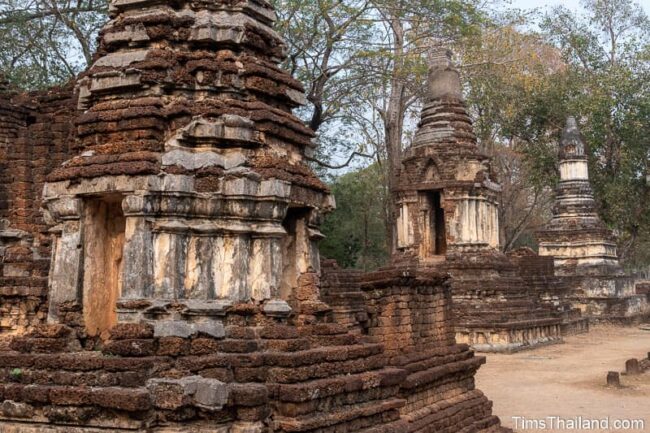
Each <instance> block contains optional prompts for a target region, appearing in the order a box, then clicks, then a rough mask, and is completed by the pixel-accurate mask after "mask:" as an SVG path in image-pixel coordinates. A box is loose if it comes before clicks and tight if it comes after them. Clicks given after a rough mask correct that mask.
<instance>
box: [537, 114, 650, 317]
mask: <svg viewBox="0 0 650 433" xmlns="http://www.w3.org/2000/svg"><path fill="white" fill-rule="evenodd" d="M559 147H560V150H559V172H560V181H559V183H558V186H557V189H556V196H555V204H554V206H553V217H552V219H551V220H550V221H549V222H548V224H547V225H546V226H545V227H544V228H543V229H542V230H540V231H539V232H538V233H537V239H538V241H539V254H540V255H542V256H549V257H552V258H553V262H554V267H555V273H556V275H558V276H560V277H562V279H563V280H564V283H565V284H566V285H568V286H569V287H570V293H569V299H570V300H571V302H572V303H573V304H574V305H575V306H577V307H578V308H580V309H581V310H582V311H583V312H584V313H585V314H586V315H587V316H589V317H591V318H592V319H594V320H606V321H618V322H634V321H638V320H642V319H643V318H644V317H648V315H650V305H649V304H648V299H647V296H646V295H645V294H637V288H636V286H635V280H634V278H632V277H631V276H629V275H626V274H625V272H624V271H623V269H622V268H621V265H620V263H619V260H618V255H617V251H616V238H615V236H614V234H613V233H612V231H611V230H610V229H608V228H607V226H606V225H605V224H604V223H603V222H602V220H601V219H600V216H599V215H598V211H597V209H596V201H595V200H594V193H593V190H592V188H591V183H590V180H589V166H588V159H587V152H586V148H585V142H584V140H583V138H582V136H581V134H580V130H579V129H578V124H577V122H576V119H575V118H573V117H569V118H568V120H567V123H566V127H565V128H564V130H563V132H562V136H561V139H560V146H559Z"/></svg>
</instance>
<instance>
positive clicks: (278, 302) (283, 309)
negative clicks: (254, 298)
mask: <svg viewBox="0 0 650 433" xmlns="http://www.w3.org/2000/svg"><path fill="white" fill-rule="evenodd" d="M262 311H264V314H266V315H267V316H271V317H287V316H289V315H290V314H291V312H292V311H293V310H292V308H291V307H290V306H289V304H287V301H285V300H283V299H271V300H270V301H266V302H265V303H264V307H262Z"/></svg>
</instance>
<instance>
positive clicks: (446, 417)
mask: <svg viewBox="0 0 650 433" xmlns="http://www.w3.org/2000/svg"><path fill="white" fill-rule="evenodd" d="M110 13H111V20H110V21H109V23H108V24H107V25H106V26H105V27H104V28H103V30H102V31H101V34H100V45H99V48H98V52H97V54H96V56H95V58H94V63H93V64H92V65H91V67H90V68H89V69H88V71H86V72H85V73H84V74H82V76H81V77H80V78H79V80H78V81H77V83H76V84H75V86H74V88H73V87H72V86H71V87H66V88H63V89H53V90H51V91H48V92H41V93H33V94H19V93H15V92H11V91H10V90H7V89H3V91H2V94H1V95H0V157H2V159H0V161H1V163H2V164H3V165H2V167H0V176H2V180H3V182H2V183H1V184H0V258H1V259H2V260H1V263H2V265H1V266H2V267H1V268H0V271H1V272H0V278H1V279H0V291H1V292H0V294H1V295H2V306H1V308H2V310H1V312H2V317H1V319H2V324H1V325H2V336H3V347H2V349H1V350H0V377H1V378H2V380H1V383H0V396H1V397H2V398H1V403H0V430H2V431H3V432H6V433H37V432H38V433H44V432H47V433H63V432H65V433H98V432H100V431H111V432H117V433H120V432H122V433H126V432H131V431H146V432H158V433H182V432H188V433H189V432H198V431H200V432H202V433H289V432H293V433H295V432H312V433H334V432H337V433H353V432H355V433H404V432H406V433H411V432H412V433H433V432H449V433H452V432H461V431H463V432H486V433H491V432H506V431H508V430H507V429H505V428H502V427H501V426H500V421H499V419H498V417H496V416H495V415H494V414H492V403H491V402H490V401H489V400H488V399H487V397H486V396H485V395H483V393H482V392H481V391H480V390H478V389H476V387H475V384H474V374H475V372H476V371H477V369H478V368H479V367H480V365H481V364H483V363H484V362H485V358H483V357H477V356H475V355H474V353H473V351H472V350H470V348H469V346H468V345H467V344H459V343H458V342H457V341H456V340H455V335H456V334H457V331H455V330H454V326H453V311H452V303H451V302H452V293H454V288H453V285H454V284H455V285H458V283H452V284H450V279H449V277H448V275H447V274H446V273H445V272H443V271H445V269H434V268H431V267H427V266H421V265H420V264H419V263H418V262H417V260H416V261H413V260H411V259H409V258H406V257H402V258H399V257H397V256H396V258H395V260H394V261H393V262H392V263H391V264H390V265H389V266H387V267H386V268H384V269H382V270H379V271H376V272H373V273H369V274H361V273H358V272H354V271H352V272H345V271H341V270H337V269H336V268H335V267H334V266H333V265H332V264H330V263H328V262H325V263H324V268H323V269H322V270H321V260H320V257H319V253H318V247H317V242H318V240H319V239H320V238H321V237H322V234H321V233H320V231H319V224H320V221H321V218H322V215H323V214H324V213H325V212H327V211H330V210H332V208H333V206H334V203H333V200H332V197H331V195H330V192H329V190H328V188H327V186H326V185H325V184H323V183H322V182H321V181H320V180H319V179H318V178H317V177H316V176H315V175H314V174H313V173H312V171H311V170H310V169H309V167H308V166H307V164H306V163H305V157H306V155H309V154H310V152H312V150H313V143H312V138H313V133H312V131H311V130H310V129H308V128H307V127H305V126H304V125H303V124H302V122H300V121H299V119H298V118H297V117H295V116H294V115H293V114H292V113H291V110H292V109H293V108H296V107H298V106H299V105H300V104H302V103H303V102H304V96H303V90H302V87H301V85H300V84H299V83H298V82H297V81H296V80H294V79H293V78H291V77H290V76H289V74H287V73H286V72H285V71H283V70H282V69H280V68H279V67H278V65H279V63H280V62H281V61H282V59H283V58H284V56H285V45H284V43H283V41H282V40H281V38H280V37H279V36H278V34H277V33H276V32H275V31H274V30H273V23H274V20H275V13H274V10H273V9H272V7H271V5H270V4H269V3H268V2H267V1H266V0H235V1H194V2H186V1H178V2H173V3H172V2H162V1H155V0H112V1H111V4H110ZM440 72H441V70H440V67H439V63H435V66H434V69H433V71H432V76H433V80H432V92H433V98H432V101H434V106H428V107H429V108H428V110H433V114H434V115H435V111H436V110H438V108H437V106H436V105H435V104H437V103H439V98H438V96H440V95H438V94H436V93H435V92H436V86H437V85H438V83H439V81H438V79H437V78H436V77H438V76H439V73H440ZM442 72H443V73H442V75H443V76H450V77H452V78H453V77H457V73H455V72H454V71H453V70H451V69H450V70H446V69H444V70H442ZM457 99H458V98H455V99H454V98H447V97H446V96H445V99H444V101H446V102H445V103H444V104H443V106H444V107H443V108H444V109H448V108H451V109H453V110H456V111H458V110H461V105H459V104H458V101H457ZM436 101H438V102H436ZM447 101H448V102H447ZM456 111H454V113H455V112H456ZM426 113H429V111H427V112H426ZM460 116H461V117H462V119H461V122H460V123H461V124H462V125H463V128H465V131H464V134H465V135H464V137H469V138H471V137H472V135H471V130H467V128H468V127H469V121H468V119H467V120H464V119H465V117H466V115H465V114H464V112H461V113H460ZM451 134H452V136H453V137H456V133H455V132H453V131H452V133H451ZM434 135H435V134H434ZM472 146H474V147H475V143H471V142H469V143H466V144H465V145H463V146H460V147H459V149H460V148H462V149H464V150H463V151H462V153H461V154H459V155H456V157H454V155H453V152H452V153H451V154H450V155H441V156H440V157H439V158H443V157H444V158H447V157H449V158H450V161H449V162H444V163H442V162H441V161H440V160H438V161H439V163H440V166H439V169H443V168H444V167H449V168H444V169H445V170H450V173H451V174H450V176H451V177H448V178H445V179H446V180H445V181H446V182H449V183H448V184H444V186H445V187H448V188H450V189H449V190H448V191H447V190H445V191H444V194H445V195H444V196H442V199H443V201H441V203H442V205H443V206H444V207H445V208H446V209H449V210H448V212H449V215H448V216H445V221H449V223H448V224H449V226H450V227H451V224H452V221H454V220H453V219H451V218H452V216H453V215H452V214H453V209H452V204H453V206H455V205H456V203H458V204H459V206H464V207H463V209H466V211H467V212H471V211H472V210H474V211H476V209H482V210H481V212H483V213H481V214H480V215H481V216H488V215H490V216H493V215H494V212H495V206H496V205H495V201H494V200H495V198H494V197H495V193H496V191H497V190H496V184H494V183H493V182H492V181H491V180H490V178H489V176H488V175H487V173H488V171H487V161H486V159H485V158H484V157H483V156H480V155H479V154H478V153H477V152H475V150H474V147H472ZM422 149H423V150H426V149H427V146H426V145H425V146H423V147H422ZM454 158H456V159H457V162H454V161H455V160H454ZM456 164H464V165H462V166H463V167H464V168H463V169H465V168H467V169H468V170H470V171H471V172H472V173H473V175H472V178H471V179H470V178H468V179H465V178H463V179H458V180H456V181H454V180H453V176H455V173H456V171H457V170H458V169H459V166H457V165H456ZM432 173H433V176H434V178H435V176H437V172H436V171H435V169H433V170H432ZM404 182H406V181H404ZM476 183H478V186H476V187H475V186H474V184H476ZM403 184H404V185H406V184H405V183H403ZM454 188H455V189H454ZM409 194H410V191H406V190H405V191H404V197H405V198H404V200H406V198H407V196H408V197H412V195H410V196H409ZM446 197H454V199H455V201H453V202H448V201H447V200H446ZM415 198H416V199H418V198H419V197H418V196H417V195H416V196H415ZM429 198H430V199H431V200H432V202H431V203H433V204H435V203H436V201H435V200H436V198H435V194H433V195H431V194H429V195H425V197H424V198H423V200H424V199H427V200H428V199H429ZM400 203H402V202H400ZM427 203H428V202H427ZM40 208H42V209H43V211H44V212H41V211H40ZM409 211H410V209H409ZM406 212H408V211H406ZM412 215H418V213H417V210H416V209H413V210H412ZM470 215H471V216H472V218H476V217H477V215H478V214H470V213H467V214H456V218H459V217H460V218H469V216H470ZM405 218H406V215H403V216H402V219H401V221H406V220H405ZM447 218H450V219H448V220H447ZM409 221H412V220H409ZM474 221H475V222H476V223H478V220H476V219H475V220H474ZM490 221H492V222H491V225H490V226H488V227H483V226H482V225H481V228H480V230H479V227H478V226H476V225H475V226H473V227H474V231H472V232H468V233H464V232H461V233H458V234H456V233H455V232H454V235H453V236H451V235H450V236H449V237H448V238H447V247H448V248H449V251H450V253H451V252H456V253H457V254H458V255H459V258H458V260H459V262H458V263H459V264H458V265H456V266H457V269H471V270H472V272H475V273H474V274H470V273H469V271H468V274H467V275H471V276H469V277H468V278H470V279H473V278H477V277H476V275H477V274H476V273H482V272H487V273H489V274H490V275H492V274H495V271H493V270H490V269H489V268H486V265H485V264H481V263H477V264H476V265H475V266H474V267H472V266H470V265H469V264H467V263H468V262H467V261H466V260H465V259H464V258H463V257H464V255H465V253H468V254H469V253H471V254H472V255H471V256H468V257H487V258H490V259H492V261H488V262H487V263H490V264H489V266H492V265H493V264H494V260H502V258H503V257H504V256H503V255H499V254H498V253H497V252H496V246H497V245H496V244H495V236H496V235H495V233H496V230H497V227H496V219H491V220H490ZM404 224H406V223H404ZM410 224H411V226H412V227H415V226H414V225H413V224H414V222H411V223H410ZM418 236H419V235H418ZM454 236H457V238H455V237H454ZM402 239H403V238H402ZM403 247H404V248H411V249H413V248H415V246H414V244H409V243H408V242H407V243H404V244H403ZM431 253H432V254H433V252H431ZM461 253H462V254H461ZM50 257H51V259H50ZM450 262H452V260H450ZM454 263H455V262H454ZM450 268H451V265H450ZM325 270H327V272H325ZM463 272H464V271H463ZM321 275H322V278H321ZM495 279H496V281H499V282H498V283H495V284H496V286H495V287H499V289H498V290H501V289H502V288H503V287H505V282H506V281H508V282H510V281H516V282H517V284H519V282H520V281H521V280H520V279H518V277H517V275H516V271H515V270H514V267H510V265H507V267H506V268H504V269H503V270H501V269H499V271H498V272H496V277H495ZM321 280H322V281H321ZM452 281H453V280H452ZM469 284H470V283H468V285H469ZM458 290H459V291H458V293H457V294H456V295H455V296H456V297H460V298H462V297H463V296H467V297H472V296H474V295H473V294H472V293H473V292H472V290H473V289H467V290H465V291H462V289H458ZM495 290H497V289H496V288H495ZM503 290H504V293H506V294H507V299H506V300H505V301H503V302H501V301H500V302H501V303H496V301H495V304H494V305H492V306H491V307H490V308H493V307H498V311H499V314H502V315H504V316H506V319H505V320H503V321H501V322H500V323H504V326H505V328H506V332H507V333H511V332H515V333H517V332H518V333H519V334H517V335H523V333H524V331H525V332H527V333H529V334H530V335H531V336H530V339H532V340H535V341H537V340H540V341H541V340H542V339H551V338H555V337H556V336H557V332H558V326H559V320H558V319H557V318H554V317H552V316H551V314H550V313H549V312H548V309H545V308H542V307H539V308H538V307H536V306H535V305H534V302H533V300H532V299H530V297H529V296H528V297H527V295H526V294H525V291H523V289H520V288H519V286H517V288H516V289H513V290H512V291H510V289H508V290H505V289H503ZM511 294H512V295H511ZM478 301H479V300H478V299H475V300H474V301H472V302H475V304H476V305H479V302H478ZM488 301H489V299H488ZM344 304H345V305H349V306H350V308H348V310H347V313H348V314H346V311H344V310H343V309H342V308H341V306H342V305H344ZM502 306H503V308H501V307H502ZM353 307H354V308H356V310H355V313H354V314H350V312H351V311H352V310H353ZM528 308H530V309H533V310H534V311H535V317H534V319H526V320H525V321H523V322H521V323H519V324H517V325H515V324H516V323H518V321H519V316H517V317H516V318H515V319H511V318H512V317H515V316H516V315H517V314H521V317H523V314H524V310H525V309H528ZM484 310H485V309H483V310H482V311H484ZM512 311H516V313H515V316H513V313H512ZM473 314H474V313H472V315H473ZM485 320H487V317H485V316H483V317H482V318H481V322H480V325H483V324H484V323H485ZM513 330H514V331H513ZM532 334H535V335H532Z"/></svg>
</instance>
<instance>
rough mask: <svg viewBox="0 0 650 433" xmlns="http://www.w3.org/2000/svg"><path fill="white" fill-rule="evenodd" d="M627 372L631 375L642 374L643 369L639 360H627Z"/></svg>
mask: <svg viewBox="0 0 650 433" xmlns="http://www.w3.org/2000/svg"><path fill="white" fill-rule="evenodd" d="M625 373H626V374H628V375H631V376H633V375H637V374H641V369H640V368H639V360H638V359H628V360H627V361H625Z"/></svg>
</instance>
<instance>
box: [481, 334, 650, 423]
mask: <svg viewBox="0 0 650 433" xmlns="http://www.w3.org/2000/svg"><path fill="white" fill-rule="evenodd" d="M649 351H650V330H641V329H639V328H637V327H630V328H623V327H610V326H607V327H605V326H600V327H592V330H591V331H590V332H589V333H588V334H583V335H578V336H573V337H567V338H565V343H564V344H556V345H552V346H546V347H541V348H539V349H535V350H531V351H525V352H519V353H516V354H512V355H501V354H488V355H487V364H486V365H484V366H483V367H481V369H480V370H479V372H478V375H477V376H476V382H477V387H478V388H479V389H481V390H482V391H483V392H484V393H485V394H486V395H487V396H488V397H489V398H490V399H491V400H492V401H494V413H496V414H497V415H499V417H500V418H501V421H502V423H503V424H504V425H505V426H507V427H510V428H514V429H515V430H516V431H517V432H542V431H562V432H571V431H582V432H618V431H631V432H641V431H642V432H650V371H649V372H646V373H645V374H643V375H640V376H624V375H623V376H621V384H622V385H623V388H621V389H616V388H609V387H607V386H606V376H607V372H608V371H623V370H624V369H625V361H626V360H627V359H630V358H643V357H645V356H647V353H648V352H649ZM580 416H581V417H582V419H583V420H591V419H596V420H601V419H603V418H607V417H609V426H607V425H606V424H601V426H600V427H598V426H595V425H592V426H590V428H582V429H578V428H576V429H571V424H570V422H571V420H575V419H576V417H580ZM513 417H522V418H525V419H526V421H524V419H522V418H519V419H517V418H513ZM549 417H559V418H562V420H564V421H566V422H565V424H564V428H561V427H562V426H561V425H560V421H557V420H556V419H553V418H549ZM617 419H618V420H632V419H637V420H638V419H644V421H645V426H644V427H643V428H638V427H639V426H638V425H637V426H636V427H637V428H630V429H615V428H614V425H613V424H614V422H615V420H617ZM540 421H544V422H545V423H546V426H543V425H542V423H541V422H540ZM630 427H632V426H630Z"/></svg>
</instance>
